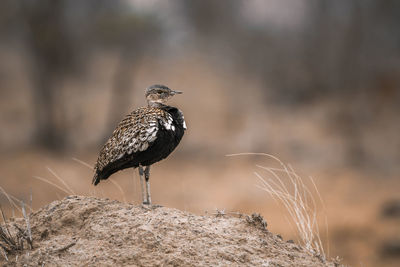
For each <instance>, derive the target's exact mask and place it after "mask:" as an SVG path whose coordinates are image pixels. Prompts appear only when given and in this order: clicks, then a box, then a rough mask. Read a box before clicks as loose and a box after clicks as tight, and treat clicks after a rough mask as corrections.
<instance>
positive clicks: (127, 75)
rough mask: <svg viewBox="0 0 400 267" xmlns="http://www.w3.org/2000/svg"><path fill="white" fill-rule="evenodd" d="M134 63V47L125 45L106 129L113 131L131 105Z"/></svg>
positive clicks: (120, 56)
mask: <svg viewBox="0 0 400 267" xmlns="http://www.w3.org/2000/svg"><path fill="white" fill-rule="evenodd" d="M136 62H137V61H135V48H134V46H133V45H127V46H126V47H124V48H123V49H122V50H121V52H120V55H119V63H118V66H117V69H116V71H115V75H114V85H113V88H112V91H111V99H110V105H109V115H108V121H107V129H114V128H115V127H116V125H117V123H118V122H119V121H120V120H121V119H122V117H123V116H124V115H125V114H126V113H127V112H128V111H129V107H130V105H131V103H132V83H133V76H134V71H133V69H134V67H135V64H136ZM108 134H109V132H108V131H106V135H107V136H106V138H107V137H108Z"/></svg>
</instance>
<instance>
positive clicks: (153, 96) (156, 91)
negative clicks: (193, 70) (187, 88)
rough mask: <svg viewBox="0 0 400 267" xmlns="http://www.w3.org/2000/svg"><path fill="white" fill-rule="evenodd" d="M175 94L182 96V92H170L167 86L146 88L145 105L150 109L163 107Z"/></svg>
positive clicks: (156, 85)
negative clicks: (150, 107)
mask: <svg viewBox="0 0 400 267" xmlns="http://www.w3.org/2000/svg"><path fill="white" fill-rule="evenodd" d="M176 94H182V92H180V91H174V90H171V89H169V88H168V87H167V86H165V85H160V84H155V85H152V86H149V87H147V88H146V92H145V96H146V99H147V103H148V104H149V106H152V107H157V106H161V105H165V104H166V103H167V101H168V99H170V98H171V97H172V96H174V95H176Z"/></svg>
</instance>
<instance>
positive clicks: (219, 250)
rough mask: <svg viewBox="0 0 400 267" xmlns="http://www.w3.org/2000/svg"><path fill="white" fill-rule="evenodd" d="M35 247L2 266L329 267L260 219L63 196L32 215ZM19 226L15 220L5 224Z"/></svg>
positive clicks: (3, 261)
mask: <svg viewBox="0 0 400 267" xmlns="http://www.w3.org/2000/svg"><path fill="white" fill-rule="evenodd" d="M30 222H31V229H32V237H33V246H34V248H33V249H32V250H25V251H23V252H21V253H19V254H14V255H9V262H8V264H7V262H6V261H5V260H4V258H1V257H0V263H1V264H2V265H6V266H15V265H18V266H112V265H113V266H127V265H129V266H156V265H157V266H228V265H229V266H231V265H233V266H239V265H240V266H335V264H334V263H331V262H324V261H323V260H321V259H320V257H317V256H313V255H311V254H310V253H309V252H307V251H306V250H305V249H304V248H302V247H300V246H299V245H297V244H294V243H292V242H287V241H284V240H282V238H281V237H279V236H277V235H274V234H273V233H271V232H269V231H268V230H267V224H266V222H265V221H264V219H263V218H262V217H261V216H260V215H256V214H254V215H251V216H248V215H241V214H227V215H224V214H221V213H217V214H208V215H203V216H199V215H194V214H191V213H188V212H183V211H180V210H177V209H170V208H165V207H161V206H152V207H145V206H137V205H132V204H124V203H121V202H118V201H111V200H108V199H99V198H94V197H81V196H69V197H67V198H64V199H63V200H61V201H54V202H52V203H51V204H49V205H47V206H45V207H43V208H41V209H40V210H38V211H36V212H34V213H32V214H31V215H30ZM15 223H16V224H20V225H22V224H23V223H24V222H23V221H22V220H16V221H15V222H12V223H11V224H15Z"/></svg>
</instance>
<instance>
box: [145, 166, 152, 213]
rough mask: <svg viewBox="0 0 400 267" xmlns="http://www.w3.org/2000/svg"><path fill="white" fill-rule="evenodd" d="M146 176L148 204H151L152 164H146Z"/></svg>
mask: <svg viewBox="0 0 400 267" xmlns="http://www.w3.org/2000/svg"><path fill="white" fill-rule="evenodd" d="M144 178H145V180H146V202H147V203H146V204H148V205H151V197H150V181H149V180H150V166H146V168H145V169H144Z"/></svg>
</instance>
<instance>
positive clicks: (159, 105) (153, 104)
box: [147, 101, 168, 108]
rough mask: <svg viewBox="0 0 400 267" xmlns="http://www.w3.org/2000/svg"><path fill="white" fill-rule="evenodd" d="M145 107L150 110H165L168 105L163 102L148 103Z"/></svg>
mask: <svg viewBox="0 0 400 267" xmlns="http://www.w3.org/2000/svg"><path fill="white" fill-rule="evenodd" d="M147 105H148V106H149V107H151V108H165V107H168V105H166V104H164V103H163V102H156V101H148V102H147Z"/></svg>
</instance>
